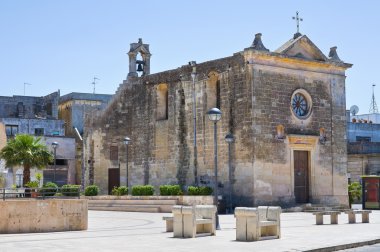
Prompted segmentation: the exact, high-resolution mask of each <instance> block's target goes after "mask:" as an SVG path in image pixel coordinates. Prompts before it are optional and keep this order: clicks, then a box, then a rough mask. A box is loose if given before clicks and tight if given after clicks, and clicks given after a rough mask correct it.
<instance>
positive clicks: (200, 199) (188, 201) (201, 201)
mask: <svg viewBox="0 0 380 252" xmlns="http://www.w3.org/2000/svg"><path fill="white" fill-rule="evenodd" d="M81 198H84V199H88V200H177V202H178V204H179V205H185V206H191V205H212V204H213V202H214V201H213V196H187V195H186V196H130V195H125V196H113V195H99V196H82V197H81Z"/></svg>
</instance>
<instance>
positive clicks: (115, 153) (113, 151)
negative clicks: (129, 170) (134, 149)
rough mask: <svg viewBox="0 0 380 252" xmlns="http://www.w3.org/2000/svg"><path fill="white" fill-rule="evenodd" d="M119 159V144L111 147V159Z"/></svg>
mask: <svg viewBox="0 0 380 252" xmlns="http://www.w3.org/2000/svg"><path fill="white" fill-rule="evenodd" d="M118 159H119V149H118V147H117V146H111V147H110V160H118Z"/></svg>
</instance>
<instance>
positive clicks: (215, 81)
mask: <svg viewBox="0 0 380 252" xmlns="http://www.w3.org/2000/svg"><path fill="white" fill-rule="evenodd" d="M206 96H207V110H209V109H212V108H219V109H220V81H219V77H218V74H217V73H216V72H211V73H209V75H208V80H207V85H206Z"/></svg>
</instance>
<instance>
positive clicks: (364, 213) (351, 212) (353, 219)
mask: <svg viewBox="0 0 380 252" xmlns="http://www.w3.org/2000/svg"><path fill="white" fill-rule="evenodd" d="M344 213H346V214H348V223H356V217H355V215H356V214H362V223H369V214H370V213H372V211H371V210H353V209H352V210H346V211H344Z"/></svg>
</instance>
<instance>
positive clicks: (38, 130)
mask: <svg viewBox="0 0 380 252" xmlns="http://www.w3.org/2000/svg"><path fill="white" fill-rule="evenodd" d="M44 133H45V130H44V128H35V129H34V135H36V136H43V135H44Z"/></svg>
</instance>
